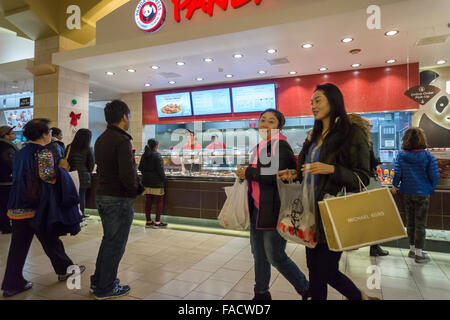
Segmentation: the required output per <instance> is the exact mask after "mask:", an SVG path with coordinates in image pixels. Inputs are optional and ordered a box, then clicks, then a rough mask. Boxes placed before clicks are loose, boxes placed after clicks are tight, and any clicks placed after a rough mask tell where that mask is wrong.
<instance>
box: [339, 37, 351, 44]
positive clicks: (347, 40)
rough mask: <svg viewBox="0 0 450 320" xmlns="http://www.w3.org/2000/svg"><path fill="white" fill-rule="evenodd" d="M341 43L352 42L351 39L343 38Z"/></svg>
mask: <svg viewBox="0 0 450 320" xmlns="http://www.w3.org/2000/svg"><path fill="white" fill-rule="evenodd" d="M341 41H342V42H343V43H349V42H352V41H353V38H344V39H342V40H341Z"/></svg>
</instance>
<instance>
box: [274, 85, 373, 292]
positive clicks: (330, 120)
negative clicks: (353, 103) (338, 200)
mask: <svg viewBox="0 0 450 320" xmlns="http://www.w3.org/2000/svg"><path fill="white" fill-rule="evenodd" d="M311 109H312V112H313V115H314V127H313V129H312V131H311V132H310V133H309V134H308V137H307V138H306V140H305V142H304V144H303V148H302V150H301V152H300V155H299V159H298V166H297V170H295V171H283V172H280V173H279V176H280V178H281V179H287V178H297V177H298V179H300V180H302V172H304V171H308V172H309V173H310V174H312V175H313V179H314V193H315V200H316V213H317V214H316V225H317V226H318V231H317V233H316V235H317V239H316V240H317V242H318V243H317V246H316V247H315V248H314V249H310V248H306V260H307V265H308V269H309V281H310V293H311V297H312V299H313V300H326V299H327V285H328V284H329V285H330V286H332V287H333V288H335V289H336V290H337V291H339V292H340V293H341V294H342V295H344V296H345V297H347V298H348V299H350V300H361V299H375V298H369V297H367V296H366V295H365V294H364V293H363V292H361V291H360V290H359V289H358V288H357V287H356V285H355V284H354V283H353V282H352V281H351V280H350V279H349V278H348V277H347V276H345V275H344V274H343V273H341V272H340V271H339V260H340V259H341V255H342V252H334V251H331V250H330V249H329V248H328V245H327V240H326V236H325V233H324V229H323V224H322V219H321V217H320V211H319V207H318V204H317V203H318V202H319V201H321V200H323V198H324V196H325V195H326V194H330V195H334V196H336V195H338V194H339V193H340V192H341V190H342V189H343V188H344V187H346V189H347V191H348V192H359V190H360V189H359V188H360V186H359V180H358V177H359V178H360V179H361V180H362V182H363V183H364V184H365V185H367V184H368V183H369V176H370V150H369V143H368V140H367V135H366V133H365V132H364V130H363V129H362V128H361V127H359V126H357V125H352V124H351V123H350V121H349V119H348V117H347V113H346V110H345V105H344V97H343V95H342V93H341V91H340V90H339V88H338V87H336V86H335V85H333V84H331V83H326V84H323V85H319V86H317V88H316V90H315V91H314V94H313V96H312V98H311ZM357 175H358V177H357Z"/></svg>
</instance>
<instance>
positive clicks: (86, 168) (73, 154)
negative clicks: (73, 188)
mask: <svg viewBox="0 0 450 320" xmlns="http://www.w3.org/2000/svg"><path fill="white" fill-rule="evenodd" d="M69 146H70V144H69ZM69 146H67V150H69ZM66 154H67V152H66ZM67 161H68V162H69V165H70V171H78V177H79V179H80V188H84V189H87V188H89V187H90V186H91V173H92V170H94V164H95V163H94V155H93V154H92V150H91V148H86V149H84V150H82V151H77V150H72V149H71V151H70V154H69V157H68V158H67Z"/></svg>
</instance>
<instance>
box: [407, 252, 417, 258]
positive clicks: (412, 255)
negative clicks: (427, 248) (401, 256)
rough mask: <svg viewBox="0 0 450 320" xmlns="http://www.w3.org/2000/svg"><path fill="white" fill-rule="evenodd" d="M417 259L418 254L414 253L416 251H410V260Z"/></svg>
mask: <svg viewBox="0 0 450 320" xmlns="http://www.w3.org/2000/svg"><path fill="white" fill-rule="evenodd" d="M415 257H416V253H415V252H414V250H409V252H408V258H413V259H414V258H415Z"/></svg>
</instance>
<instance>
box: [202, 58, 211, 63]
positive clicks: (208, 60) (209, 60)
mask: <svg viewBox="0 0 450 320" xmlns="http://www.w3.org/2000/svg"><path fill="white" fill-rule="evenodd" d="M203 61H205V62H213V61H214V59H213V58H205V59H203Z"/></svg>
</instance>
